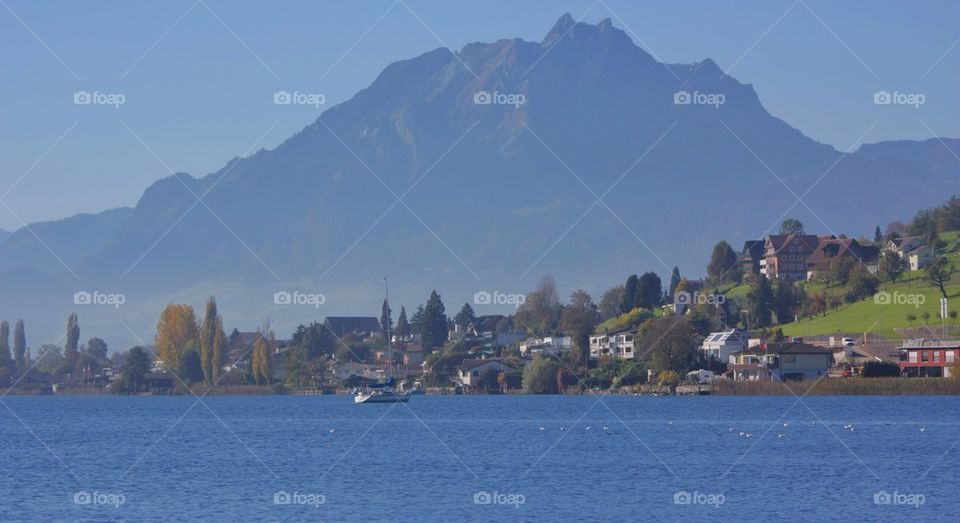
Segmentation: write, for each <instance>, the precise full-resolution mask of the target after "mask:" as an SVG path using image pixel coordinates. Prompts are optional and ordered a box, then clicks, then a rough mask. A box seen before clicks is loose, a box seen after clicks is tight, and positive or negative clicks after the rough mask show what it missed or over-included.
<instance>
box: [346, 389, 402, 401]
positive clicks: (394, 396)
mask: <svg viewBox="0 0 960 523" xmlns="http://www.w3.org/2000/svg"><path fill="white" fill-rule="evenodd" d="M411 394H412V393H411V391H409V390H408V391H406V392H396V391H394V390H393V389H386V388H384V389H370V390H361V391H360V392H357V395H356V396H354V397H353V402H354V403H406V402H408V401H410V396H411Z"/></svg>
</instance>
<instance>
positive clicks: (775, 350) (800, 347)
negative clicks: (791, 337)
mask: <svg viewBox="0 0 960 523" xmlns="http://www.w3.org/2000/svg"><path fill="white" fill-rule="evenodd" d="M761 352H762V346H761ZM766 353H767V354H831V352H830V351H829V350H827V349H824V348H823V347H815V346H813V345H808V344H806V343H793V342H783V343H768V344H767V349H766Z"/></svg>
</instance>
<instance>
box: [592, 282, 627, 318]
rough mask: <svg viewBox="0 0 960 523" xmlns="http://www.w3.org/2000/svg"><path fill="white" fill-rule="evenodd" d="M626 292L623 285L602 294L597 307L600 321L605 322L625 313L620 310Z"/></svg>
mask: <svg viewBox="0 0 960 523" xmlns="http://www.w3.org/2000/svg"><path fill="white" fill-rule="evenodd" d="M626 290H627V289H626V287H624V286H623V285H617V286H616V287H611V288H609V289H607V292H604V293H603V297H601V298H600V305H599V306H598V309H599V312H600V321H607V320H609V319H610V318H616V317H617V316H620V315H621V314H623V313H624V312H627V311H624V310H623V308H622V305H623V298H624V296H625V294H626Z"/></svg>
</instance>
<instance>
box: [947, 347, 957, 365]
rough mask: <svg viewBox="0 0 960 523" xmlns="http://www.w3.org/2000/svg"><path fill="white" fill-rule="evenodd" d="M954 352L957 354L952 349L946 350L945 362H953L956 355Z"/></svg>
mask: <svg viewBox="0 0 960 523" xmlns="http://www.w3.org/2000/svg"><path fill="white" fill-rule="evenodd" d="M956 354H957V353H956V352H954V351H952V350H948V351H947V363H953V362H954V358H956V357H957V356H956Z"/></svg>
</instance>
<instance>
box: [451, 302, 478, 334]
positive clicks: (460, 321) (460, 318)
mask: <svg viewBox="0 0 960 523" xmlns="http://www.w3.org/2000/svg"><path fill="white" fill-rule="evenodd" d="M475 321H477V316H476V314H474V312H473V307H471V306H470V304H469V303H464V304H463V307H461V308H460V312H458V313H457V315H456V316H454V317H453V324H454V325H456V326H458V327H460V328H461V329H466V328H467V327H468V326H469V325H471V324H473V323H474V322H475Z"/></svg>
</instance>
